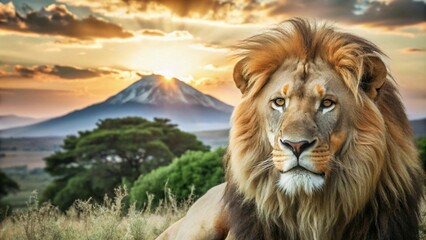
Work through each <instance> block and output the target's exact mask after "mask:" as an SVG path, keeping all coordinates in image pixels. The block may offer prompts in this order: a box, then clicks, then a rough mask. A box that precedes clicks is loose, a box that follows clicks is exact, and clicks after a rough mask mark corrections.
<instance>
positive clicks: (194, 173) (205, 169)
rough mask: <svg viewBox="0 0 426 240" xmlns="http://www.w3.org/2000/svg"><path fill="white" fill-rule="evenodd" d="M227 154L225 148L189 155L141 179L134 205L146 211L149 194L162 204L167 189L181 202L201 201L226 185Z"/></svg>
mask: <svg viewBox="0 0 426 240" xmlns="http://www.w3.org/2000/svg"><path fill="white" fill-rule="evenodd" d="M224 154H225V149H223V148H219V149H217V150H215V151H212V152H200V151H188V152H186V153H185V154H184V155H182V156H181V157H180V158H177V159H175V160H174V161H173V162H172V163H171V164H170V165H168V166H165V167H160V168H157V169H155V170H153V171H152V172H150V173H148V174H145V175H141V176H140V177H139V179H138V180H136V182H135V183H134V185H133V187H132V189H131V191H130V201H131V202H135V203H136V206H137V207H139V208H140V207H144V206H145V205H146V203H147V201H148V195H147V194H148V193H149V194H153V195H154V196H155V199H154V203H155V202H158V201H159V200H160V199H164V197H165V194H166V193H165V191H164V188H165V186H166V187H167V188H168V189H170V190H171V191H172V193H173V194H174V195H175V197H176V199H177V200H178V201H181V200H183V199H186V198H187V197H188V196H189V195H190V194H191V193H193V195H194V197H195V198H198V197H200V196H201V195H203V194H204V193H205V192H207V191H208V190H209V189H210V188H211V187H213V186H215V185H218V184H220V183H222V182H223V181H224V171H223V167H222V158H223V155H224Z"/></svg>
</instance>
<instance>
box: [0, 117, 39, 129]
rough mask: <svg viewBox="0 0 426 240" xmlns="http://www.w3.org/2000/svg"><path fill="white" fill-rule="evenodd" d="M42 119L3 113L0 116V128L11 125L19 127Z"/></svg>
mask: <svg viewBox="0 0 426 240" xmlns="http://www.w3.org/2000/svg"><path fill="white" fill-rule="evenodd" d="M40 121H42V119H36V118H29V117H21V116H17V115H3V116H0V129H7V128H13V127H20V126H25V125H30V124H33V123H36V122H40Z"/></svg>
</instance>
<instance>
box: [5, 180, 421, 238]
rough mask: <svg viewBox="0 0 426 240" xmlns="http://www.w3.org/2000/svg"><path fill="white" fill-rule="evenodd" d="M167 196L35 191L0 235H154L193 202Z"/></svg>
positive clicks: (127, 236) (123, 236) (189, 199)
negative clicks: (67, 202) (63, 203)
mask: <svg viewBox="0 0 426 240" xmlns="http://www.w3.org/2000/svg"><path fill="white" fill-rule="evenodd" d="M166 193H167V194H166V196H167V199H166V200H164V201H161V202H160V203H159V205H158V206H157V207H155V208H154V207H152V202H153V196H152V195H150V196H149V197H148V203H147V204H146V206H145V208H144V209H145V210H143V211H140V210H137V209H136V208H135V205H134V204H133V205H131V206H130V207H129V208H126V207H125V205H126V204H125V199H126V197H127V195H128V193H127V190H126V189H123V188H117V189H116V190H115V197H114V198H113V199H111V198H108V197H105V199H104V202H103V204H97V203H93V202H92V201H91V200H90V199H89V200H87V201H81V200H78V201H76V202H75V203H74V204H73V206H72V207H71V208H70V209H69V210H68V211H67V212H66V213H62V212H60V211H59V210H58V209H57V208H56V207H55V206H53V205H51V204H42V205H40V204H39V201H38V199H37V194H34V195H32V196H31V197H30V199H29V202H28V209H27V210H25V211H19V212H16V213H14V214H13V215H12V216H10V217H8V218H6V219H5V220H4V221H3V222H1V223H0V239H4V240H9V239H10V240H12V239H13V240H20V239H27V240H57V239H61V240H62V239H64V240H68V239H69V240H71V239H87V240H98V239H99V240H115V239H124V240H127V239H129V240H130V239H135V240H144V239H155V238H156V237H157V236H158V235H159V234H160V233H161V232H163V231H164V230H165V229H166V228H167V227H168V226H169V225H171V224H172V223H174V222H175V221H177V220H178V219H180V218H181V217H183V216H184V215H185V213H186V212H187V210H188V208H189V207H190V205H191V204H192V203H193V198H192V195H191V196H189V197H188V199H187V200H186V201H185V202H183V203H180V204H179V203H178V202H177V201H176V199H175V197H174V196H173V194H172V193H171V192H170V190H167V192H166ZM421 209H422V211H421V216H420V217H421V224H420V228H419V234H420V239H425V240H426V204H425V201H423V202H422V208H421Z"/></svg>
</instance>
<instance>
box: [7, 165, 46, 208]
mask: <svg viewBox="0 0 426 240" xmlns="http://www.w3.org/2000/svg"><path fill="white" fill-rule="evenodd" d="M10 169H11V168H9V169H8V170H9V171H8V173H7V175H8V176H9V177H10V178H11V179H13V180H14V181H15V182H17V183H18V185H19V191H17V192H16V193H11V194H9V195H7V196H6V197H5V198H3V200H2V201H3V202H5V203H7V204H9V205H10V206H11V207H12V208H13V209H19V208H26V207H27V204H26V203H27V202H28V199H29V198H30V196H31V194H33V193H34V192H38V193H41V192H43V190H44V189H45V188H46V187H47V185H48V184H49V183H50V182H51V181H52V180H53V178H52V177H51V176H50V175H49V174H48V173H46V172H44V171H43V170H41V169H33V170H30V171H28V170H25V169H22V171H21V172H15V173H11V171H10Z"/></svg>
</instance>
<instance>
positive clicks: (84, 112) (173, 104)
mask: <svg viewBox="0 0 426 240" xmlns="http://www.w3.org/2000/svg"><path fill="white" fill-rule="evenodd" d="M232 110H233V107H232V106H230V105H227V104H225V103H223V102H221V101H220V100H218V99H216V98H214V97H212V96H209V95H206V94H203V93H202V92H200V91H198V90H196V89H195V88H193V87H191V86H189V85H188V84H186V83H184V82H182V81H180V80H178V79H176V78H173V79H171V80H166V79H165V78H164V77H163V76H161V75H150V76H145V77H143V78H142V79H140V80H139V81H137V82H135V83H133V84H132V85H131V86H129V87H128V88H126V89H124V90H123V91H121V92H119V93H118V94H116V95H114V96H112V97H110V98H108V99H107V100H106V101H104V102H101V103H97V104H94V105H91V106H88V107H86V108H83V109H80V110H76V111H73V112H71V113H68V114H66V115H63V116H60V117H56V118H53V119H49V120H47V121H43V122H40V123H36V124H32V125H29V126H25V127H17V128H10V129H5V130H1V131H0V137H42V136H66V135H69V134H76V133H77V132H78V131H82V130H89V129H93V128H94V127H95V126H96V122H98V121H99V119H105V118H119V117H127V116H138V117H144V118H147V119H152V118H154V117H160V118H168V119H171V120H172V122H173V123H175V124H178V126H179V128H181V129H183V130H185V131H202V130H214V129H224V128H229V126H230V125H229V119H230V116H231V113H232Z"/></svg>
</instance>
